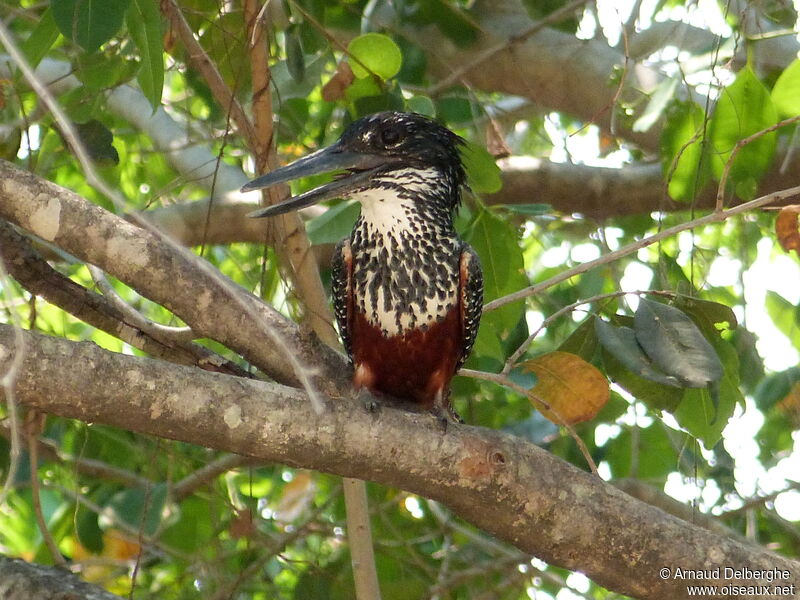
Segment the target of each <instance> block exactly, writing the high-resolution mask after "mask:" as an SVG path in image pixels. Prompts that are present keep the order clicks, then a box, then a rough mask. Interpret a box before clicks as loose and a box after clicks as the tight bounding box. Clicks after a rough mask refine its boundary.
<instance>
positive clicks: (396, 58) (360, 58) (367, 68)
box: [347, 33, 403, 80]
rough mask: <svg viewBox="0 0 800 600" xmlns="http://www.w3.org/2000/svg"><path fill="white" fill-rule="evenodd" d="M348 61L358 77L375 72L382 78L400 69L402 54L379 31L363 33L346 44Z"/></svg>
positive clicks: (392, 74) (390, 75)
mask: <svg viewBox="0 0 800 600" xmlns="http://www.w3.org/2000/svg"><path fill="white" fill-rule="evenodd" d="M347 52H348V61H349V63H350V67H351V68H352V69H353V73H354V74H355V76H356V77H357V78H358V79H361V78H363V77H367V76H368V75H370V74H375V75H377V76H378V77H380V78H381V79H383V80H386V79H390V78H392V77H394V76H395V75H397V73H398V72H399V71H400V65H401V64H402V62H403V55H402V54H401V52H400V48H399V47H398V46H397V44H395V43H394V41H393V40H392V38H390V37H388V36H385V35H383V34H381V33H365V34H364V35H360V36H358V37H357V38H355V39H353V40H352V41H351V42H350V43H349V44H348V45H347Z"/></svg>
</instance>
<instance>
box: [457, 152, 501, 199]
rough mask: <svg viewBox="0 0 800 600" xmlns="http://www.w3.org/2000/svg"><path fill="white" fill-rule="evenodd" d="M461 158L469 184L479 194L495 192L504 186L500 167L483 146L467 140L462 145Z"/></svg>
mask: <svg viewBox="0 0 800 600" xmlns="http://www.w3.org/2000/svg"><path fill="white" fill-rule="evenodd" d="M460 150H461V160H462V161H463V163H464V169H465V170H466V171H467V184H468V185H469V187H470V188H471V189H472V191H474V192H475V193H477V194H494V193H495V192H498V191H500V188H501V187H503V180H502V179H501V178H500V167H498V166H497V162H496V161H495V159H494V157H493V156H492V155H491V154H489V151H488V150H486V148H484V147H483V146H480V145H478V144H473V143H472V142H467V143H466V144H464V145H463V146H461V149H460Z"/></svg>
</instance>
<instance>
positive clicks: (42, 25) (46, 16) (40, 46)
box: [22, 8, 60, 69]
mask: <svg viewBox="0 0 800 600" xmlns="http://www.w3.org/2000/svg"><path fill="white" fill-rule="evenodd" d="M59 35H60V34H59V30H58V26H57V25H56V22H55V19H53V11H52V9H50V8H48V9H47V10H45V11H44V12H43V13H42V17H41V18H40V19H39V22H38V23H37V24H36V27H35V28H34V30H33V31H32V32H31V34H30V35H29V36H28V38H27V39H26V40H25V41H24V42H23V43H22V51H23V52H24V53H25V56H26V57H27V58H28V62H29V63H30V65H31V67H33V68H34V69H35V68H36V67H37V66H38V65H39V63H40V62H41V61H42V59H43V58H44V57H45V55H46V54H47V52H48V51H49V50H50V48H52V47H53V44H55V43H56V40H57V39H58V36H59Z"/></svg>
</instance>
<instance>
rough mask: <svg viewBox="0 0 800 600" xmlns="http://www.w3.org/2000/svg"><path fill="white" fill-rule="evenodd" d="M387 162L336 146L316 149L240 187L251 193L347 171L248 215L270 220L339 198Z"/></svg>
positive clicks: (384, 159)
mask: <svg viewBox="0 0 800 600" xmlns="http://www.w3.org/2000/svg"><path fill="white" fill-rule="evenodd" d="M386 162H387V161H386V157H383V156H375V155H372V154H362V153H359V152H351V151H349V150H343V149H342V148H341V147H340V146H339V144H338V143H336V144H333V145H332V146H329V147H327V148H323V149H321V150H317V151H316V152H314V153H313V154H309V155H308V156H306V157H303V158H301V159H299V160H296V161H295V162H293V163H291V164H289V165H286V166H285V167H281V168H280V169H275V170H274V171H271V172H269V173H267V174H266V175H262V176H261V177H259V178H257V179H254V180H253V181H251V182H249V183H247V184H245V185H244V186H243V187H242V192H252V191H254V190H260V189H264V188H268V187H271V186H273V185H276V184H278V183H283V182H286V181H291V180H293V179H298V178H300V177H308V176H309V175H318V174H319V173H328V172H330V171H340V170H343V169H346V170H349V173H347V174H346V175H344V176H342V177H340V178H339V179H335V180H333V181H331V182H330V183H326V184H325V185H321V186H320V187H317V188H314V189H313V190H309V191H307V192H305V193H304V194H300V195H299V196H294V197H292V198H289V199H288V200H285V201H284V202H280V203H278V204H274V205H272V206H267V207H266V208H262V209H259V210H256V211H253V212H251V213H250V214H249V215H248V216H249V217H256V218H257V217H272V216H274V215H280V214H283V213H287V212H289V211H292V210H299V209H301V208H305V207H306V206H311V205H312V204H316V203H317V202H321V201H323V200H329V199H331V198H341V197H342V196H344V195H346V193H347V192H348V191H350V190H352V189H353V188H355V187H358V185H360V184H361V183H363V182H366V181H368V180H369V179H370V178H371V177H372V175H374V174H375V172H376V171H378V170H379V169H380V168H381V167H382V166H383V165H385V164H386Z"/></svg>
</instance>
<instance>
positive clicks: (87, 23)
mask: <svg viewBox="0 0 800 600" xmlns="http://www.w3.org/2000/svg"><path fill="white" fill-rule="evenodd" d="M129 2H130V0H102V1H100V0H51V2H50V7H51V8H52V10H53V18H54V19H55V22H56V24H57V25H58V28H59V30H61V33H62V34H63V35H64V37H65V38H67V39H68V40H72V41H73V42H75V43H76V44H78V45H79V46H80V47H81V48H83V49H84V50H86V51H87V52H94V51H95V50H97V49H98V48H99V47H100V46H101V45H102V44H104V43H105V42H107V41H108V40H110V39H111V37H112V36H113V35H114V34H115V33H117V32H118V31H119V28H120V27H122V21H123V19H124V17H125V10H126V9H127V8H128V3H129Z"/></svg>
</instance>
